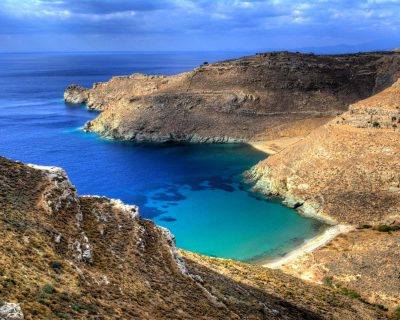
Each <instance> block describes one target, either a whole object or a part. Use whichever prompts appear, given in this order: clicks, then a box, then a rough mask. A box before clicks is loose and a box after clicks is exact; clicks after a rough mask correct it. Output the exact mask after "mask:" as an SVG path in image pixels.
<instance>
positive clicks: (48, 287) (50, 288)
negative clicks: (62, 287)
mask: <svg viewBox="0 0 400 320" xmlns="http://www.w3.org/2000/svg"><path fill="white" fill-rule="evenodd" d="M42 291H43V292H44V293H47V294H53V293H54V292H55V289H54V287H53V286H52V285H51V284H49V283H46V284H45V285H44V286H43V288H42Z"/></svg>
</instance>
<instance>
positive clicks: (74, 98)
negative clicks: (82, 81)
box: [64, 84, 88, 104]
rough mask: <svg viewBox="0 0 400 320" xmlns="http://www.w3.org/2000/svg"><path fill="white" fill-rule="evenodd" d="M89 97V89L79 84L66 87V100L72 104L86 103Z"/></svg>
mask: <svg viewBox="0 0 400 320" xmlns="http://www.w3.org/2000/svg"><path fill="white" fill-rule="evenodd" d="M87 99H88V90H87V89H86V88H84V87H82V86H79V85H77V84H71V85H69V86H68V87H67V89H65V92H64V101H65V102H67V103H70V104H81V103H86V102H87Z"/></svg>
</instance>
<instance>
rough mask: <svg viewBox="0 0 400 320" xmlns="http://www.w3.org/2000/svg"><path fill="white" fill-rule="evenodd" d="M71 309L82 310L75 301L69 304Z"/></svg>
mask: <svg viewBox="0 0 400 320" xmlns="http://www.w3.org/2000/svg"><path fill="white" fill-rule="evenodd" d="M71 309H72V310H74V311H75V312H79V311H81V310H82V308H81V306H80V305H79V304H75V303H74V304H73V305H72V306H71Z"/></svg>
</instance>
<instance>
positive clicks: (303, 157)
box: [249, 80, 400, 308]
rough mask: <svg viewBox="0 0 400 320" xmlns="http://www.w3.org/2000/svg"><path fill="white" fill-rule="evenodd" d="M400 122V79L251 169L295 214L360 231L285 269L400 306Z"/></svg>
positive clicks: (261, 185) (262, 186) (259, 185)
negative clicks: (325, 220)
mask: <svg viewBox="0 0 400 320" xmlns="http://www.w3.org/2000/svg"><path fill="white" fill-rule="evenodd" d="M399 119H400V80H398V81H397V82H396V83H395V84H393V85H392V86H391V87H389V88H387V89H385V90H384V91H382V92H380V93H378V94H376V95H374V96H372V97H370V98H368V99H366V100H362V101H359V102H357V103H355V104H353V105H351V106H350V108H349V111H348V112H346V113H344V114H342V115H341V116H338V117H336V118H334V119H333V120H331V121H330V122H329V123H327V124H326V125H324V126H322V127H320V128H318V129H316V130H314V131H312V132H311V133H310V134H309V135H308V136H307V137H305V138H304V139H302V140H301V141H298V142H297V143H294V144H292V145H291V146H289V147H287V148H285V149H283V150H281V151H280V152H278V153H276V154H275V155H273V156H270V157H268V158H267V159H266V160H264V161H262V162H260V163H259V164H257V165H256V166H255V167H254V168H253V169H252V170H251V171H250V172H249V175H250V176H251V177H252V178H253V179H254V180H255V181H256V185H255V188H256V189H258V190H260V191H261V192H264V193H266V194H270V195H276V196H279V197H282V198H284V202H285V203H286V204H287V205H289V206H292V207H294V208H297V210H299V211H300V213H302V214H305V215H310V216H316V217H322V218H325V219H327V220H330V221H332V222H334V223H346V224H351V225H355V226H358V227H359V228H360V229H356V230H354V231H352V232H350V233H348V234H342V235H340V236H339V237H337V238H336V239H334V240H333V241H331V242H330V243H328V244H327V245H325V246H323V247H320V248H318V249H317V250H315V251H313V252H311V253H306V254H303V255H301V256H300V257H299V258H297V259H295V260H294V261H290V262H288V263H287V264H286V265H283V267H282V269H283V270H284V271H285V272H287V273H289V274H292V275H296V276H298V277H301V278H303V279H306V280H309V281H313V282H318V283H325V284H326V285H327V286H330V287H332V288H336V289H337V290H341V291H342V290H343V287H344V288H346V289H345V291H347V293H349V294H351V295H353V296H358V297H360V298H361V299H365V300H367V301H369V302H371V303H378V304H382V305H384V306H387V307H389V308H396V307H398V306H399V299H400V296H399V290H398V288H399V286H400V282H399V277H398V273H399V270H398V266H399V261H400V256H399V252H400V250H399V249H400V245H399V244H400V231H399V230H400V143H399V141H400V140H399V139H400V130H399V124H400V122H399ZM348 288H350V289H351V290H352V291H348Z"/></svg>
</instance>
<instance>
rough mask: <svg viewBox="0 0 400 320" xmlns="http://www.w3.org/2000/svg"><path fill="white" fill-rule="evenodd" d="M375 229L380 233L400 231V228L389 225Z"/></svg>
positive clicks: (382, 225)
mask: <svg viewBox="0 0 400 320" xmlns="http://www.w3.org/2000/svg"><path fill="white" fill-rule="evenodd" d="M375 229H376V230H378V231H380V232H392V231H397V230H400V226H388V225H387V224H381V225H379V226H378V227H376V228H375Z"/></svg>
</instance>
